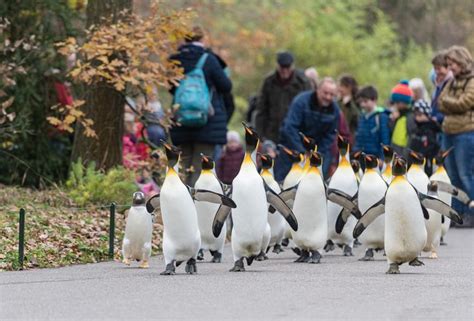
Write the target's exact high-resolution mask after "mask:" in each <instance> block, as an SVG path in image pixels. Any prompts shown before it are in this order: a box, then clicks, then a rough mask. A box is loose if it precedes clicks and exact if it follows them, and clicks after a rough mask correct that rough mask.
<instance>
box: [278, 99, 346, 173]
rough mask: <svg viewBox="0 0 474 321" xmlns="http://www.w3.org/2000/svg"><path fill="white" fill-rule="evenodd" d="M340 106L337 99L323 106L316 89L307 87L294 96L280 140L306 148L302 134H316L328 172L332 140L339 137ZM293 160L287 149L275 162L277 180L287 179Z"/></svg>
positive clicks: (294, 147) (314, 136)
mask: <svg viewBox="0 0 474 321" xmlns="http://www.w3.org/2000/svg"><path fill="white" fill-rule="evenodd" d="M339 114H340V109H339V107H338V105H337V103H336V102H333V103H332V104H331V105H330V106H329V107H327V108H323V107H321V106H319V104H318V98H317V95H316V92H315V91H313V90H310V91H305V92H303V93H301V94H299V95H298V96H296V97H295V99H293V102H292V103H291V106H290V110H289V111H288V115H287V116H286V118H285V120H284V122H283V126H282V128H281V130H280V142H281V144H283V145H285V146H286V147H288V148H291V149H294V150H297V151H299V152H302V153H303V152H305V149H304V146H303V143H302V142H301V136H300V135H299V132H302V133H303V134H305V135H306V136H308V137H311V138H313V139H314V140H315V141H316V144H317V145H318V152H320V153H321V154H322V155H323V169H324V172H325V174H327V171H328V169H329V165H330V164H331V144H332V143H333V141H334V139H335V137H336V129H337V125H338V123H339ZM290 167H291V162H290V159H289V158H288V157H287V156H286V154H285V153H280V155H279V156H278V158H277V161H276V164H275V176H276V179H277V180H279V181H280V180H283V179H284V178H285V176H286V174H287V173H288V171H289V170H290Z"/></svg>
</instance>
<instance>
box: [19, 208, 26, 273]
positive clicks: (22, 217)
mask: <svg viewBox="0 0 474 321" xmlns="http://www.w3.org/2000/svg"><path fill="white" fill-rule="evenodd" d="M24 257H25V209H24V208H20V217H19V226H18V264H19V266H20V270H23V260H24Z"/></svg>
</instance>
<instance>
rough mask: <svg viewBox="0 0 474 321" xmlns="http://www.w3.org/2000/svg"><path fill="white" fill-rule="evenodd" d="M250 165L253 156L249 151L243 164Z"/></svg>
mask: <svg viewBox="0 0 474 321" xmlns="http://www.w3.org/2000/svg"><path fill="white" fill-rule="evenodd" d="M244 164H245V165H249V164H253V160H252V156H251V155H250V154H249V153H245V158H244V161H243V162H242V165H244Z"/></svg>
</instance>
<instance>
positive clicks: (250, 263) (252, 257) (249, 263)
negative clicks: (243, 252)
mask: <svg viewBox="0 0 474 321" xmlns="http://www.w3.org/2000/svg"><path fill="white" fill-rule="evenodd" d="M257 256H258V255H251V256H249V257H246V258H245V260H246V261H247V265H248V266H251V265H252V263H253V260H255V259H256V258H257ZM242 262H243V261H242Z"/></svg>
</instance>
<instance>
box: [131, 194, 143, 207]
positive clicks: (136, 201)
mask: <svg viewBox="0 0 474 321" xmlns="http://www.w3.org/2000/svg"><path fill="white" fill-rule="evenodd" d="M132 204H133V206H141V205H145V194H143V193H142V192H135V193H133V202H132Z"/></svg>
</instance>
